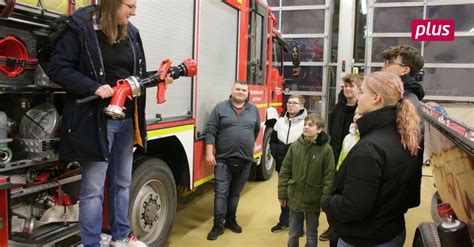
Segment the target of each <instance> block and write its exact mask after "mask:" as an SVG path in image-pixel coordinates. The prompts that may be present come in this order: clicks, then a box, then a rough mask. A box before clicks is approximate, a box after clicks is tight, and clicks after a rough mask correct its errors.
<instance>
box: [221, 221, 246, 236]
mask: <svg viewBox="0 0 474 247" xmlns="http://www.w3.org/2000/svg"><path fill="white" fill-rule="evenodd" d="M224 227H225V228H228V229H230V230H231V231H233V232H235V233H241V232H242V227H241V226H239V224H237V221H236V220H235V219H231V220H226V221H225V224H224Z"/></svg>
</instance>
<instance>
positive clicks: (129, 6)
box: [120, 1, 137, 10]
mask: <svg viewBox="0 0 474 247" xmlns="http://www.w3.org/2000/svg"><path fill="white" fill-rule="evenodd" d="M120 3H122V4H124V5H127V7H128V8H129V9H130V10H136V9H137V5H133V4H128V3H124V2H122V1H121V2H120Z"/></svg>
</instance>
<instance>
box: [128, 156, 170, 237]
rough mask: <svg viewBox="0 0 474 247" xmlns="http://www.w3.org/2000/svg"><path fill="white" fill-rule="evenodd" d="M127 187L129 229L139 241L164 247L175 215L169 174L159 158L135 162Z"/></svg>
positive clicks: (148, 158)
mask: <svg viewBox="0 0 474 247" xmlns="http://www.w3.org/2000/svg"><path fill="white" fill-rule="evenodd" d="M135 166H137V168H136V169H135V170H134V171H133V174H132V184H131V186H130V207H129V209H128V216H129V220H130V226H131V228H132V231H133V232H134V233H135V235H136V236H137V237H138V238H139V239H140V241H143V242H145V243H146V244H148V245H150V246H165V245H166V241H167V240H168V235H169V233H170V230H171V226H172V224H173V221H174V218H175V215H176V200H177V199H176V184H175V181H174V177H173V173H172V172H171V170H170V169H169V167H168V166H167V165H166V163H165V162H164V161H162V160H160V159H156V158H152V157H147V158H144V159H141V160H139V161H137V164H135Z"/></svg>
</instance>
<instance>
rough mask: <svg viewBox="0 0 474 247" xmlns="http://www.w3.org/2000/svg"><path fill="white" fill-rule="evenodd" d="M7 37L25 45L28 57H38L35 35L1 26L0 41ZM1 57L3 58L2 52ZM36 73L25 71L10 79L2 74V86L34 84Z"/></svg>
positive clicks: (0, 81)
mask: <svg viewBox="0 0 474 247" xmlns="http://www.w3.org/2000/svg"><path fill="white" fill-rule="evenodd" d="M7 36H14V37H15V38H17V39H18V40H19V41H21V42H22V43H23V45H24V46H25V48H26V50H27V51H28V57H30V58H35V57H36V40H35V38H34V37H33V35H32V34H31V33H30V32H28V31H26V30H21V29H17V28H12V27H7V26H3V25H2V26H0V40H2V39H4V38H6V37H7ZM0 56H3V54H2V52H1V51H0ZM34 75H35V71H34V70H26V69H25V70H23V72H22V73H20V74H18V75H17V76H16V77H13V78H11V77H8V76H7V75H6V74H5V73H2V72H0V85H1V84H3V85H28V84H32V83H33V80H34Z"/></svg>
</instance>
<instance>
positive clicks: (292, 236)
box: [288, 209, 319, 247]
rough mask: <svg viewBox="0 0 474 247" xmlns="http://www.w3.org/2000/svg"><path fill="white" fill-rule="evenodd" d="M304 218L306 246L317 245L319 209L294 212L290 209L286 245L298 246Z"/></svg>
mask: <svg viewBox="0 0 474 247" xmlns="http://www.w3.org/2000/svg"><path fill="white" fill-rule="evenodd" d="M305 218H306V245H305V246H306V247H316V246H318V225H319V211H317V212H304V213H300V212H296V211H294V210H292V209H290V230H289V233H288V234H289V238H288V247H298V246H299V238H300V235H301V233H302V232H303V223H304V220H305Z"/></svg>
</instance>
